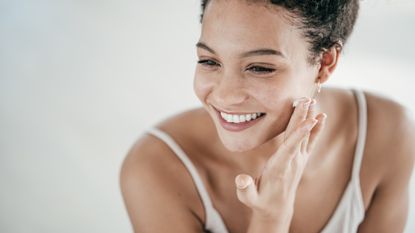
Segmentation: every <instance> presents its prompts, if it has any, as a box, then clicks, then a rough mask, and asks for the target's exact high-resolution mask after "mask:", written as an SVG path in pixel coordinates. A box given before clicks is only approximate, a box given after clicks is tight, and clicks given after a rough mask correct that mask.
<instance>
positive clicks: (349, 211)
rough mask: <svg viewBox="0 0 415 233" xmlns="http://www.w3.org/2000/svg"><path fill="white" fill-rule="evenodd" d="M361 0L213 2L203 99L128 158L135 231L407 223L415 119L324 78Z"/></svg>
mask: <svg viewBox="0 0 415 233" xmlns="http://www.w3.org/2000/svg"><path fill="white" fill-rule="evenodd" d="M358 8H359V6H358V1H357V0H343V1H341V0H338V1H336V0H331V1H328V0H326V1H324V0H321V1H294V0H293V1H253V0H251V1H248V0H227V1H225V0H210V1H202V17H201V23H202V30H201V36H200V39H199V42H198V43H197V54H198V57H199V62H198V64H197V67H196V72H195V77H194V91H195V93H196V95H197V97H198V98H199V99H200V101H201V103H202V104H203V108H198V109H192V110H189V111H186V112H184V113H181V114H178V115H176V116H173V117H171V118H169V119H167V120H165V121H163V122H160V123H159V124H158V125H157V126H155V127H154V128H152V129H149V130H148V132H147V133H146V134H145V135H143V136H142V137H141V138H140V139H139V140H138V141H137V143H136V144H135V145H134V146H133V148H132V149H131V150H130V152H129V154H128V155H127V157H126V159H125V160H124V163H123V166H122V169H121V175H120V179H121V189H122V193H123V197H124V200H125V204H126V207H127V210H128V213H129V217H130V220H131V222H132V225H133V227H134V230H135V232H180V233H186V232H189V233H190V232H203V231H205V232H233V233H239V232H241V233H242V232H250V233H252V232H261V233H267V232H296V233H299V232H336V233H338V232H345V233H346V232H347V233H350V232H357V231H358V232H378V233H379V232H402V231H403V229H404V226H405V222H406V217H407V211H408V182H409V179H410V175H411V172H412V168H413V164H414V157H415V145H414V143H413V142H414V141H415V133H414V132H415V130H414V129H415V127H414V125H415V124H414V121H413V120H412V119H411V118H410V117H409V116H408V114H407V111H406V110H405V108H404V107H402V106H401V105H399V104H398V103H395V102H393V101H391V100H389V99H386V98H383V97H380V96H377V95H375V94H373V93H368V92H363V91H360V90H355V89H353V90H347V89H340V88H324V87H322V84H324V83H325V82H327V80H328V79H329V78H330V75H331V74H332V73H333V71H334V70H335V68H336V65H337V62H338V60H339V57H340V56H341V53H340V52H341V48H342V45H343V44H344V43H345V42H346V40H347V38H348V37H349V35H350V33H351V31H352V29H353V25H354V23H355V20H356V17H357V11H358ZM411 142H412V143H411Z"/></svg>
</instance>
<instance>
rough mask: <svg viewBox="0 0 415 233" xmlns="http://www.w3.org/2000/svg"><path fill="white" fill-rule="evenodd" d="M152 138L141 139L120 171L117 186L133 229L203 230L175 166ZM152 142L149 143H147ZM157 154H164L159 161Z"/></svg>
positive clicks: (185, 232)
mask: <svg viewBox="0 0 415 233" xmlns="http://www.w3.org/2000/svg"><path fill="white" fill-rule="evenodd" d="M154 142H155V139H149V138H147V139H141V141H139V142H137V144H136V145H135V146H134V147H133V148H132V149H131V150H130V152H129V153H128V155H127V156H126V158H125V159H124V161H123V164H122V167H121V171H120V186H121V192H122V196H123V199H124V203H125V206H126V208H127V212H128V215H129V218H130V221H131V224H132V226H133V229H134V232H136V233H143V232H144V233H152V232H183V233H195V232H202V224H201V223H200V220H199V219H198V218H197V216H196V215H195V214H194V213H193V212H192V211H191V209H190V208H189V205H188V202H186V199H187V197H186V195H187V194H186V193H185V192H184V191H183V186H182V185H181V183H179V182H175V181H177V180H179V179H178V178H179V177H178V174H179V173H178V172H177V166H174V165H169V164H168V163H170V164H171V163H172V162H174V160H173V161H169V159H171V156H169V155H166V154H165V153H164V156H163V155H162V156H160V154H163V150H161V149H160V145H159V146H156V145H154ZM151 143H152V144H153V145H149V144H151ZM160 158H163V160H165V161H162V160H161V159H160ZM164 158H165V159H164Z"/></svg>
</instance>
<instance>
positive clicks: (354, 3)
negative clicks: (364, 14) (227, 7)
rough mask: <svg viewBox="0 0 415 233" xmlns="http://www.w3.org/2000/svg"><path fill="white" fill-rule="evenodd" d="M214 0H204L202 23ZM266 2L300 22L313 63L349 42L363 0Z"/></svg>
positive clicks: (276, 0)
mask: <svg viewBox="0 0 415 233" xmlns="http://www.w3.org/2000/svg"><path fill="white" fill-rule="evenodd" d="M210 1H211V0H202V1H201V7H202V13H201V15H200V23H202V22H203V14H204V11H205V9H206V7H207V5H208V4H209V2H210ZM245 1H248V0H245ZM249 1H250V2H264V1H263V0H262V1H260V0H257V1H255V0H249ZM265 3H266V4H270V5H271V6H272V5H276V6H280V7H282V8H284V9H286V10H287V11H288V12H289V13H291V14H290V17H291V18H292V19H294V21H295V22H299V25H298V26H299V28H300V29H302V30H303V32H304V33H303V35H304V37H305V38H306V39H307V41H308V43H309V45H310V46H309V51H310V55H311V56H310V58H309V62H310V63H312V64H314V63H315V62H316V61H317V57H318V56H319V54H320V53H321V52H322V51H325V50H327V49H329V48H331V47H332V46H339V47H340V48H341V47H342V46H343V45H344V44H345V43H346V41H347V39H348V38H349V36H350V34H351V33H352V31H353V27H354V25H355V22H356V19H357V15H358V11H359V0H268V1H265Z"/></svg>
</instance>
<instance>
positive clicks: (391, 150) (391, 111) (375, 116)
mask: <svg viewBox="0 0 415 233" xmlns="http://www.w3.org/2000/svg"><path fill="white" fill-rule="evenodd" d="M365 96H366V100H367V106H368V136H367V145H369V146H370V150H371V154H373V155H376V157H377V158H376V160H377V161H379V162H380V163H381V164H377V165H378V166H380V167H381V168H382V170H383V171H384V177H390V173H394V172H396V171H397V170H400V169H405V167H408V166H413V161H414V158H415V143H414V142H415V121H414V115H413V113H412V112H411V111H410V110H409V109H408V108H406V107H405V106H403V105H401V104H400V103H398V102H396V101H394V100H392V99H390V98H387V97H384V96H381V95H378V94H375V93H372V92H365ZM376 160H374V161H376ZM407 170H411V169H409V167H408V168H407Z"/></svg>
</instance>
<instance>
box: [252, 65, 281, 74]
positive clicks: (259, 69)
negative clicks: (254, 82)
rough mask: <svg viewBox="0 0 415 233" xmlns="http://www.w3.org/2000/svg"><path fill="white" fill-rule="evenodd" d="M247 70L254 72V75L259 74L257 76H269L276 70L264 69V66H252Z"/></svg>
mask: <svg viewBox="0 0 415 233" xmlns="http://www.w3.org/2000/svg"><path fill="white" fill-rule="evenodd" d="M247 70H250V71H252V72H254V73H257V74H268V73H272V72H274V71H275V69H272V68H266V67H262V66H251V67H250V68H248V69H247Z"/></svg>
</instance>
